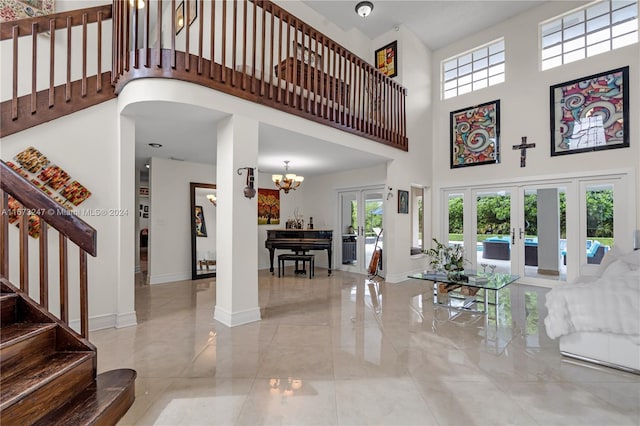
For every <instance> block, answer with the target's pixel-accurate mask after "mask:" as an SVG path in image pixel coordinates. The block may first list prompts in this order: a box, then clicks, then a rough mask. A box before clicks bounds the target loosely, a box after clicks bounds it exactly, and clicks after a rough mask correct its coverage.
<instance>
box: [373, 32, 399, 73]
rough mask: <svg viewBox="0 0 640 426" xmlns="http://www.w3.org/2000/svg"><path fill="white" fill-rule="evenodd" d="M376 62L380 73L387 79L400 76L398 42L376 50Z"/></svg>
mask: <svg viewBox="0 0 640 426" xmlns="http://www.w3.org/2000/svg"><path fill="white" fill-rule="evenodd" d="M374 61H375V64H376V68H377V69H378V71H380V72H381V73H382V74H384V75H386V76H387V77H395V76H396V75H398V41H397V40H396V41H394V42H392V43H389V44H387V45H386V46H384V47H381V48H380V49H378V50H376V53H375V59H374Z"/></svg>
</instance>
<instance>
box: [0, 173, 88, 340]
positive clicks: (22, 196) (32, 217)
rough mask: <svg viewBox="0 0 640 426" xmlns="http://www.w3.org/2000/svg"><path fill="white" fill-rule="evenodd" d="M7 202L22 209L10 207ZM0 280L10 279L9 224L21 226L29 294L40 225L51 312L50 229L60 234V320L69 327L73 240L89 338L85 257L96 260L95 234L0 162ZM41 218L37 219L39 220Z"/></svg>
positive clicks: (42, 287)
mask: <svg viewBox="0 0 640 426" xmlns="http://www.w3.org/2000/svg"><path fill="white" fill-rule="evenodd" d="M9 197H12V198H14V199H15V200H16V201H17V202H18V203H19V204H20V205H19V206H16V205H15V203H11V205H10V203H9ZM0 202H1V206H2V211H1V215H0V276H2V277H4V278H6V279H7V280H8V279H9V251H10V248H9V222H10V220H12V218H13V219H15V218H17V220H18V224H19V243H18V246H19V250H18V251H19V257H20V289H21V290H22V291H23V292H25V293H27V294H29V228H30V222H31V224H32V225H33V224H34V221H36V220H39V222H40V231H39V237H38V242H39V275H40V276H39V279H40V281H39V303H40V305H41V306H42V307H43V308H45V309H47V310H49V271H48V268H49V266H48V265H49V250H48V247H49V243H48V230H49V227H52V228H54V229H56V230H57V231H58V234H59V242H58V249H59V263H60V271H59V273H60V277H59V281H60V316H59V318H60V320H62V321H63V322H65V323H66V324H67V325H68V324H69V265H68V254H67V246H68V241H69V240H70V241H71V242H73V243H74V244H76V245H77V246H78V248H79V268H80V276H79V287H80V291H79V293H80V335H81V336H82V337H84V338H87V336H88V334H89V303H88V283H87V254H89V255H91V256H93V257H95V256H96V254H97V253H96V249H97V244H96V230H95V229H94V228H93V227H91V226H90V225H89V224H87V223H86V222H84V221H83V220H82V219H80V218H79V217H77V216H75V215H73V214H72V212H70V211H68V210H67V209H66V208H64V207H63V206H61V205H60V204H58V203H57V202H56V201H54V200H52V199H51V198H50V197H49V196H48V195H46V194H45V193H44V192H42V190H41V189H39V188H38V187H36V186H35V185H33V184H32V183H31V182H29V181H28V180H26V179H25V178H23V177H22V176H20V175H19V174H18V173H17V172H16V171H15V170H13V169H12V168H11V167H9V166H8V165H7V164H6V163H5V162H4V161H0ZM36 218H37V219H36Z"/></svg>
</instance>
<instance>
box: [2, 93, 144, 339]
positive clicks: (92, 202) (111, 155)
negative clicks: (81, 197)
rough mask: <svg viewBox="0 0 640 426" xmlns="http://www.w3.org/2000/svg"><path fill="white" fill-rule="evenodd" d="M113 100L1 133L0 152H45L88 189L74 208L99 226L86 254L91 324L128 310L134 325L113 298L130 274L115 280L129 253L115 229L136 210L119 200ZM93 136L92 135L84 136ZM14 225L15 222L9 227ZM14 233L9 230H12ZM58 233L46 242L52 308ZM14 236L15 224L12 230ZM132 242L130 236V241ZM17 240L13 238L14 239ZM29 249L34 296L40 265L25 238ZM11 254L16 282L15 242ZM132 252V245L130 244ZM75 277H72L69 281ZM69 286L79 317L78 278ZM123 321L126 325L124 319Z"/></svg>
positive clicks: (110, 321)
mask: <svg viewBox="0 0 640 426" xmlns="http://www.w3.org/2000/svg"><path fill="white" fill-rule="evenodd" d="M116 104H117V102H116V101H115V100H114V101H109V102H105V103H102V104H100V105H97V106H94V107H91V108H88V109H85V110H82V111H80V112H77V113H75V114H72V115H69V116H66V117H62V118H60V119H57V120H54V121H51V122H49V123H45V124H42V125H40V126H36V127H33V128H31V129H28V130H25V131H22V132H19V133H16V134H14V135H11V136H8V137H5V138H2V142H1V143H0V157H1V158H2V159H3V160H5V161H11V160H13V157H14V156H15V155H16V154H17V153H18V152H20V151H22V150H23V149H25V148H27V147H29V146H34V147H35V148H37V149H39V150H40V151H41V152H42V153H43V154H45V155H46V156H47V157H48V158H49V160H51V162H52V163H53V164H57V165H60V166H61V167H62V168H64V169H65V170H66V171H67V172H68V173H69V174H70V175H71V177H72V178H73V179H77V180H78V181H79V182H80V183H81V184H83V185H84V186H86V187H87V189H89V190H90V191H91V197H89V198H88V199H87V200H86V201H85V202H83V203H82V204H81V205H80V207H79V208H78V210H77V211H78V212H83V211H84V212H87V214H82V213H80V214H81V216H80V217H81V219H83V220H84V221H86V222H87V223H89V224H90V225H91V226H93V227H94V228H95V229H96V231H97V243H98V250H97V253H98V255H97V257H96V258H93V257H91V256H89V262H88V266H89V268H88V269H89V317H90V327H91V329H98V328H105V327H113V326H114V325H115V324H116V318H117V316H118V315H122V314H132V315H131V317H130V318H129V320H128V324H135V313H131V312H121V311H120V310H119V309H120V308H121V307H119V306H118V302H117V292H118V291H119V290H118V288H119V286H121V288H131V289H132V288H133V270H130V271H129V275H130V279H128V280H126V281H123V282H119V281H118V280H117V279H116V278H115V277H116V276H117V273H118V270H119V268H120V266H119V259H120V256H127V255H128V254H127V253H128V252H129V250H127V248H123V247H122V246H121V244H122V242H121V241H120V240H119V236H118V229H119V227H120V226H122V223H124V222H131V223H132V224H133V220H134V218H136V217H137V210H136V211H130V207H128V206H125V207H123V206H122V205H121V204H120V201H119V199H118V191H117V188H118V187H119V173H120V164H119V157H118V151H119V149H118V140H119V138H118V124H117V115H116ZM88 135H91V136H90V137H87V136H88ZM121 208H124V209H126V210H127V211H126V214H125V215H124V216H119V215H117V214H109V213H108V212H109V211H111V210H113V209H121ZM101 209H106V211H107V214H106V215H104V216H102V215H100V216H92V215H89V213H88V212H89V211H100V210H101ZM11 228H12V229H14V227H11ZM12 232H13V231H12ZM56 234H57V233H56V232H55V231H51V233H50V236H49V242H50V253H51V254H50V282H49V288H50V291H51V294H52V303H51V306H52V312H54V313H58V310H57V308H56V305H57V304H58V300H59V298H58V295H57V288H59V286H58V281H57V280H58V278H57V253H58V248H57V235H56ZM16 235H17V229H16ZM130 243H131V244H133V239H132V240H131V241H130ZM16 244H17V241H16ZM29 244H30V252H31V253H32V254H31V259H32V260H31V263H30V270H31V273H30V277H31V279H30V288H31V289H32V290H33V292H34V293H32V294H35V295H37V288H38V264H37V259H38V257H37V256H38V255H37V240H34V239H31V238H30V241H29ZM69 247H70V252H69V259H70V261H69V271H70V273H71V274H72V278H73V275H77V273H76V271H77V255H76V254H74V253H76V249H75V248H72V247H75V245H74V244H71V243H70V244H69ZM10 253H11V255H12V263H11V269H12V273H11V274H10V279H11V281H12V282H13V283H14V284H16V285H19V276H18V275H17V273H18V267H17V265H18V263H17V257H18V256H17V255H16V254H17V245H15V246H13V245H12V248H11V249H10ZM130 253H131V254H133V248H132V247H131V248H130ZM72 282H73V281H72ZM70 287H71V300H72V303H71V310H70V319H71V320H72V321H77V319H78V317H79V313H78V312H79V311H78V308H77V304H76V303H74V301H75V300H77V297H78V292H77V283H76V284H75V286H70ZM121 325H127V322H123V323H122V324H121Z"/></svg>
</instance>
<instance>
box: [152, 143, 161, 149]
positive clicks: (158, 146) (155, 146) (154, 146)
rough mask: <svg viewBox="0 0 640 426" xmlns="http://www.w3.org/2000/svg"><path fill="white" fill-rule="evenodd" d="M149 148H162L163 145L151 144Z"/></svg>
mask: <svg viewBox="0 0 640 426" xmlns="http://www.w3.org/2000/svg"><path fill="white" fill-rule="evenodd" d="M149 146H150V147H151V148H162V144H161V143H150V144H149Z"/></svg>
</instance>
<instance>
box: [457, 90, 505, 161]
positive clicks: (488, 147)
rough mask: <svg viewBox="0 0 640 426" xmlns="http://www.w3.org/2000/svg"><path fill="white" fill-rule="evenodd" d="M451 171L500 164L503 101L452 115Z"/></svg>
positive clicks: (463, 110)
mask: <svg viewBox="0 0 640 426" xmlns="http://www.w3.org/2000/svg"><path fill="white" fill-rule="evenodd" d="M449 119H450V125H451V168H452V169H454V168H458V167H467V166H478V165H482V164H493V163H499V162H500V149H499V148H500V144H499V142H500V100H496V101H491V102H486V103H484V104H481V105H477V106H473V107H470V108H464V109H460V110H457V111H453V112H452V113H451V114H450V116H449Z"/></svg>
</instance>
